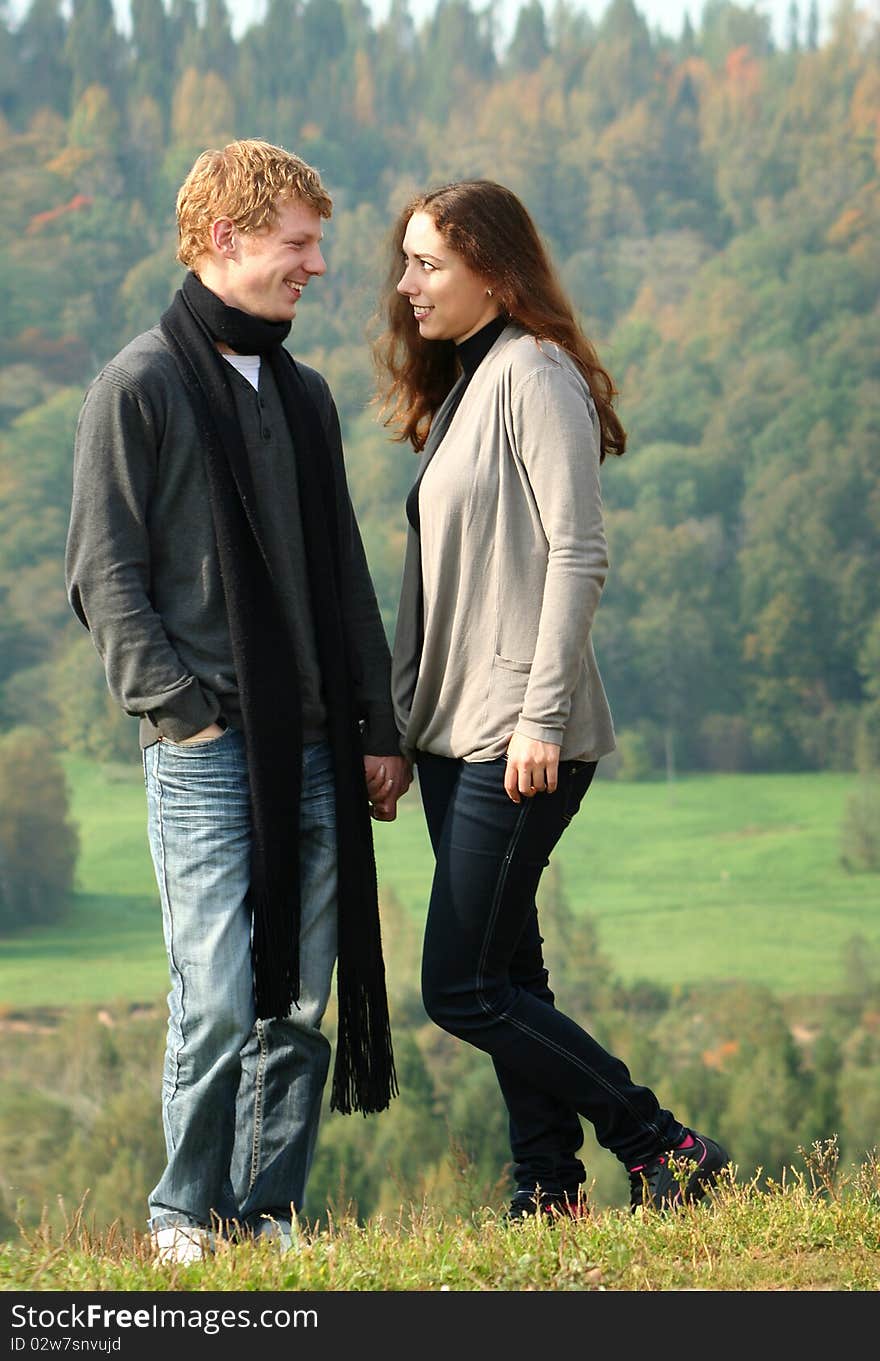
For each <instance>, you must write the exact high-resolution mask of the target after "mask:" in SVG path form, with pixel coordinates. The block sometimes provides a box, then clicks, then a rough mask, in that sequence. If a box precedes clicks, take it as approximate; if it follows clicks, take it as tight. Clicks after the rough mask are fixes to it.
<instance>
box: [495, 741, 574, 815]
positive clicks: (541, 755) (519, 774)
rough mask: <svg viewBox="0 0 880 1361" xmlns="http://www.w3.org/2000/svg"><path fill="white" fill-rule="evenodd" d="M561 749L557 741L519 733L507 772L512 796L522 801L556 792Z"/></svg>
mask: <svg viewBox="0 0 880 1361" xmlns="http://www.w3.org/2000/svg"><path fill="white" fill-rule="evenodd" d="M560 750H561V748H560V747H559V745H558V744H557V743H556V742H537V741H535V740H534V739H533V738H531V737H523V736H522V734H521V733H516V732H515V733H514V734H513V737H511V739H510V744H509V746H508V748H507V769H506V770H505V772H504V788H505V790H506V791H507V795H508V798H510V799H512V800H513V802H514V803H519V802H520V801H521V800H522V799H523V798H526V799H530V798H532V797H533V796H534V795H535V794H543V793H547V794H552V793H553V792H554V791H555V789H556V782H557V779H558V776H559V752H560Z"/></svg>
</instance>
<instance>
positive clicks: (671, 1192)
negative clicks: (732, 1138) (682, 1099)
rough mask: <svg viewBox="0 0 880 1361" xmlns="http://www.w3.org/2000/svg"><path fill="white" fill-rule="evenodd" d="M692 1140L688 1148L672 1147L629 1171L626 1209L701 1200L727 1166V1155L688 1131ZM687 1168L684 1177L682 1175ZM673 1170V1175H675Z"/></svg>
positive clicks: (665, 1207) (673, 1206) (661, 1207)
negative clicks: (628, 1206) (628, 1193)
mask: <svg viewBox="0 0 880 1361" xmlns="http://www.w3.org/2000/svg"><path fill="white" fill-rule="evenodd" d="M687 1133H688V1134H689V1135H690V1136H691V1138H692V1139H693V1141H694V1142H693V1143H692V1144H691V1146H690V1147H689V1148H680V1147H679V1148H673V1149H670V1150H669V1152H668V1153H661V1154H660V1156H659V1157H658V1158H654V1159H653V1160H652V1161H651V1162H649V1163H644V1164H643V1165H642V1166H640V1167H632V1168H630V1169H629V1184H630V1209H631V1210H633V1211H635V1210H637V1209H638V1208H639V1206H641V1205H644V1206H646V1207H647V1208H649V1209H654V1210H668V1209H677V1208H678V1207H679V1206H681V1205H682V1204H684V1203H685V1202H686V1201H696V1200H702V1198H703V1196H704V1195H705V1194H706V1192H707V1191H708V1189H709V1187H710V1186H713V1185H714V1184H715V1181H716V1178H717V1176H718V1173H719V1172H720V1171H721V1169H722V1168H724V1167H727V1166H728V1164H729V1163H730V1157H729V1155H728V1154H727V1152H726V1151H725V1150H724V1149H723V1148H722V1147H721V1145H720V1144H716V1143H715V1141H714V1140H713V1139H708V1138H707V1137H706V1135H705V1134H697V1132H696V1130H693V1129H689V1130H687ZM686 1166H687V1168H688V1175H687V1178H684V1177H683V1176H682V1171H683V1169H684V1168H685V1167H686ZM676 1171H677V1175H676Z"/></svg>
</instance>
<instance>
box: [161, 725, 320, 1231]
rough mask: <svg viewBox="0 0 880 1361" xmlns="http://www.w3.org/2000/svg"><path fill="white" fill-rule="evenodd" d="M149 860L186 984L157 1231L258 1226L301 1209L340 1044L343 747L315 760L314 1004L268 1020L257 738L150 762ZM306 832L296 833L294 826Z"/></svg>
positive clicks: (306, 821)
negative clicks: (328, 1023) (253, 750)
mask: <svg viewBox="0 0 880 1361" xmlns="http://www.w3.org/2000/svg"><path fill="white" fill-rule="evenodd" d="M143 757H144V775H145V781H146V789H147V809H148V831H149V841H150V851H151V853H152V857H153V864H154V866H155V870H156V878H157V881H158V885H159V893H160V897H161V903H162V921H163V930H164V935H165V947H166V950H167V952H168V964H169V971H170V976H171V991H170V992H169V994H168V1012H169V1016H168V1034H167V1043H166V1050H165V1062H164V1072H163V1081H162V1120H163V1126H164V1131H165V1147H166V1154H167V1165H166V1167H165V1170H164V1172H163V1173H162V1176H161V1178H160V1180H159V1183H158V1185H157V1186H156V1187H155V1188H154V1189H153V1190H152V1191H151V1192H150V1195H149V1210H150V1220H149V1225H150V1228H151V1229H160V1228H165V1227H169V1226H172V1225H201V1226H204V1227H208V1226H210V1225H211V1224H212V1222H214V1221H215V1220H216V1219H219V1220H221V1221H238V1222H239V1223H241V1224H243V1225H245V1226H247V1227H251V1228H255V1229H257V1230H259V1229H260V1227H263V1226H265V1225H266V1224H267V1223H268V1221H267V1219H266V1216H271V1217H272V1218H274V1219H276V1220H278V1221H280V1222H284V1221H289V1220H290V1218H291V1214H292V1212H295V1211H297V1210H299V1209H301V1208H302V1203H303V1199H304V1196H305V1188H306V1181H307V1178H308V1173H309V1168H310V1165H311V1161H312V1155H313V1153H314V1147H315V1139H316V1136H317V1131H318V1121H319V1117H320V1111H321V1098H322V1094H323V1090H324V1085H325V1082H326V1079H327V1071H328V1067H329V1061H330V1044H329V1041H328V1040H327V1038H326V1037H325V1036H324V1035H323V1034H322V1033H321V1030H320V1025H321V1020H322V1017H323V1015H324V1011H325V1008H326V1006H327V1001H328V998H329V995H330V983H331V976H332V972H333V966H334V964H335V961H336V886H337V870H336V816H335V803H334V785H333V767H332V761H331V754H330V749H329V747H328V746H327V745H326V744H324V743H309V744H307V745H306V746H305V747H304V749H303V773H302V798H301V811H300V826H299V838H300V840H299V849H300V899H301V928H300V979H301V985H300V996H299V1002H298V1005H296V1006H294V1007H293V1008H292V1010H291V1013H290V1015H289V1016H287V1017H286V1018H285V1019H283V1020H258V1019H257V1017H256V1014H255V1006H254V995H253V982H252V974H251V949H250V939H251V922H250V913H249V911H248V909H247V906H246V902H245V899H246V894H247V889H248V880H249V872H250V851H251V825H250V794H249V788H248V773H247V761H246V756H245V744H244V737H243V735H242V733H240V732H238V731H236V730H234V729H227V730H226V731H225V732H224V733H223V734H222V736H220V737H217V738H212V739H208V740H207V741H202V742H196V743H185V744H179V743H173V742H168V741H160V742H156V743H155V744H154V745H153V746H150V747H148V748H147V749H146V750H145V751H144V753H143ZM291 830H292V834H293V829H291Z"/></svg>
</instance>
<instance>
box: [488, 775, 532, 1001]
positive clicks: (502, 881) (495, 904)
mask: <svg viewBox="0 0 880 1361" xmlns="http://www.w3.org/2000/svg"><path fill="white" fill-rule="evenodd" d="M531 806H532V805H531V802H530V801H528V802H526V803H525V804H524V805H523V807H522V808H521V809H520V812H519V817H518V818H517V820H516V826H515V827H514V829H513V831H512V833H511V835H510V840H509V841H508V843H507V850H506V851H505V852H504V860H503V861H502V864H501V869H500V870H499V872H498V879H497V880H496V883H495V892H494V894H493V895H492V906H491V908H490V910H489V920H488V921H487V923H486V933H485V935H484V936H483V948H482V950H481V951H480V958H479V960H478V962H477V978H476V984H477V998H478V1000H479V1003H480V1006H481V1007H482V1008H483V1010H484V1011H485V1012H486V1013H487V1014H488V1015H490V1016H494V1015H496V1013H495V1012H494V1011H493V1009H492V1007H490V1006H489V1004H488V1002H486V1001H485V1000H484V998H483V984H484V980H485V972H484V968H485V963H486V956H487V955H488V953H489V941H490V939H491V937H492V932H493V931H494V929H495V923H496V922H497V920H498V913H499V912H500V910H501V895H502V893H503V892H504V887H505V885H506V883H507V876H508V874H509V873H510V866H511V864H512V863H513V857H514V853H515V851H516V848H517V845H518V844H519V839H520V837H521V836H522V830H523V828H524V826H525V823H526V818H527V817H528V814H529V810H530V809H531Z"/></svg>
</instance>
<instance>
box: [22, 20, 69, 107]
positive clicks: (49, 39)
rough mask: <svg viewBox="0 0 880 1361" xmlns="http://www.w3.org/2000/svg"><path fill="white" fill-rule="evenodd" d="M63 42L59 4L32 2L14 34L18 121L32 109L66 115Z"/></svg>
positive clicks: (64, 31)
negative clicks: (18, 74)
mask: <svg viewBox="0 0 880 1361" xmlns="http://www.w3.org/2000/svg"><path fill="white" fill-rule="evenodd" d="M66 38H67V22H66V20H65V18H64V14H63V5H62V0H32V2H31V5H30V7H29V8H28V11H27V14H26V15H25V17H24V19H23V20H22V23H21V26H20V28H19V30H18V61H19V63H20V67H21V84H20V89H21V100H22V105H23V107H22V121H24V119H25V117H26V116H27V115H29V114H30V113H31V112H32V111H33V110H34V109H40V108H47V109H56V110H58V112H59V113H67V111H68V108H69V106H70V67H69V66H68V65H67V62H66V61H65V59H64V52H65V46H66Z"/></svg>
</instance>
